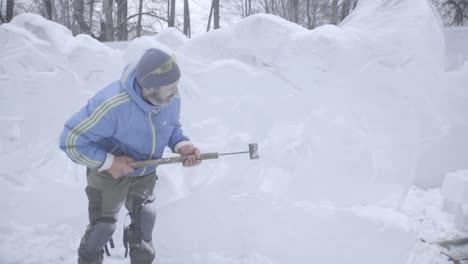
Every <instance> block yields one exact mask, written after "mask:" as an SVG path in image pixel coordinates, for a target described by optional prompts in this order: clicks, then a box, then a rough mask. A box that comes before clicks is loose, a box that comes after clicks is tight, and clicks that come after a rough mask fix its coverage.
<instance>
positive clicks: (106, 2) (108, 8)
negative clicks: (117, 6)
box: [101, 0, 114, 41]
mask: <svg viewBox="0 0 468 264" xmlns="http://www.w3.org/2000/svg"><path fill="white" fill-rule="evenodd" d="M112 7H113V0H102V10H103V12H104V19H103V22H104V25H105V38H104V39H105V40H106V41H112V40H113V39H114V34H113V33H114V25H113V21H112V9H113V8H112ZM101 30H102V29H101Z"/></svg>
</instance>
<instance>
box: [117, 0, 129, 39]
mask: <svg viewBox="0 0 468 264" xmlns="http://www.w3.org/2000/svg"><path fill="white" fill-rule="evenodd" d="M127 16H128V3H127V0H117V37H118V39H119V40H127V39H128V28H127Z"/></svg>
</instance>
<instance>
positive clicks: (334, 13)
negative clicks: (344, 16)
mask: <svg viewBox="0 0 468 264" xmlns="http://www.w3.org/2000/svg"><path fill="white" fill-rule="evenodd" d="M330 24H334V25H338V0H332V3H331V17H330Z"/></svg>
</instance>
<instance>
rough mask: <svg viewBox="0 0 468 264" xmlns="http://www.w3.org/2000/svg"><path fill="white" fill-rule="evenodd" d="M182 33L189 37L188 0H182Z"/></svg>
mask: <svg viewBox="0 0 468 264" xmlns="http://www.w3.org/2000/svg"><path fill="white" fill-rule="evenodd" d="M184 34H185V36H187V37H188V38H190V37H191V30H190V7H189V1H188V0H184Z"/></svg>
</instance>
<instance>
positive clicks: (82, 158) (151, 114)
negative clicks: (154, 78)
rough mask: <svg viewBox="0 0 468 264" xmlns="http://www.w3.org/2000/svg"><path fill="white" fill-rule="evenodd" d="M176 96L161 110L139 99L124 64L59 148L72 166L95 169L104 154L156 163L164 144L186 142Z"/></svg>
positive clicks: (68, 128) (69, 125) (68, 127)
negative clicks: (117, 78)
mask: <svg viewBox="0 0 468 264" xmlns="http://www.w3.org/2000/svg"><path fill="white" fill-rule="evenodd" d="M179 115H180V98H179V97H178V96H175V97H174V98H173V99H172V100H171V102H170V103H169V104H168V105H166V106H163V107H158V106H156V107H155V106H153V105H151V104H149V103H147V102H146V101H145V100H143V98H142V96H141V89H140V86H139V85H138V82H137V81H136V78H135V66H134V65H128V66H127V67H126V68H125V70H124V73H123V75H122V78H121V80H120V81H115V82H113V83H111V84H110V85H108V86H107V87H106V88H104V89H102V90H101V91H99V92H98V93H97V94H96V95H95V96H94V97H92V98H91V99H89V101H88V103H87V105H85V106H84V107H83V108H81V110H80V111H78V112H77V113H75V114H74V115H73V116H72V117H71V118H70V119H69V120H68V121H67V122H66V123H65V127H64V130H63V132H62V134H61V136H60V148H61V149H62V150H63V151H65V153H66V154H67V155H68V157H70V158H71V159H72V160H73V161H74V162H76V163H79V164H82V165H85V166H87V167H89V168H93V169H99V168H100V167H101V165H102V164H103V163H104V161H105V159H106V156H107V153H109V154H112V155H114V156H123V155H125V156H130V157H132V158H134V159H135V160H146V159H159V158H161V157H162V155H163V151H164V148H165V147H166V146H168V147H169V148H170V149H171V150H172V151H173V152H176V150H175V148H176V145H177V144H178V143H181V142H184V141H189V139H188V138H187V137H186V136H184V134H183V131H182V129H181V124H180V122H179ZM155 170H156V168H155V167H154V166H150V167H145V168H139V169H136V170H135V172H133V173H131V174H130V175H129V176H143V175H146V174H149V173H151V172H154V171H155Z"/></svg>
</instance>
